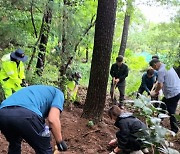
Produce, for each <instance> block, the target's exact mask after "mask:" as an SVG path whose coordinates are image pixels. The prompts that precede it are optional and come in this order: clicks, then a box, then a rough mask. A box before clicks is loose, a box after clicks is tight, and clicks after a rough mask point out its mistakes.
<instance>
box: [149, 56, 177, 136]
mask: <svg viewBox="0 0 180 154" xmlns="http://www.w3.org/2000/svg"><path fill="white" fill-rule="evenodd" d="M149 65H150V66H151V67H152V68H153V69H155V70H157V75H158V78H157V86H156V88H155V90H154V91H152V92H151V96H153V97H154V96H157V95H158V94H159V91H160V90H161V89H162V90H163V94H164V98H163V100H162V101H163V102H165V104H166V108H167V111H168V112H169V115H170V125H171V130H172V131H174V132H175V133H177V132H178V126H177V121H176V118H175V117H174V114H175V112H176V108H177V105H178V101H179V100H180V79H179V77H178V75H177V73H176V72H175V70H174V68H170V69H169V70H168V69H166V65H165V64H163V63H161V62H160V60H158V59H152V60H151V61H150V62H149Z"/></svg>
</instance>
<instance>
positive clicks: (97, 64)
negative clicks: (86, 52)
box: [82, 0, 117, 122]
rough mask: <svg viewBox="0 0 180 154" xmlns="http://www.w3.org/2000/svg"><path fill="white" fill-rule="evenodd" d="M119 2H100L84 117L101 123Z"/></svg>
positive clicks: (112, 0) (101, 0)
mask: <svg viewBox="0 0 180 154" xmlns="http://www.w3.org/2000/svg"><path fill="white" fill-rule="evenodd" d="M116 6H117V0H99V1H98V9H97V19H96V26H95V37H94V49H93V56H92V64H91V73H90V80H89V87H88V92H87V98H86V102H85V105H84V109H83V115H82V116H83V117H85V118H88V119H92V120H93V121H94V122H99V121H100V120H101V118H102V113H103V110H104V106H105V100H106V90H107V82H108V77H109V65H110V57H111V50H112V40H113V35H114V25H115V17H116Z"/></svg>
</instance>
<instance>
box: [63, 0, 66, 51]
mask: <svg viewBox="0 0 180 154" xmlns="http://www.w3.org/2000/svg"><path fill="white" fill-rule="evenodd" d="M63 2H64V8H63V16H62V52H63V53H64V52H65V51H66V16H67V15H66V3H67V2H66V0H64V1H63Z"/></svg>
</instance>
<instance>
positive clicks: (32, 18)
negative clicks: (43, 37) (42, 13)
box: [30, 0, 38, 38]
mask: <svg viewBox="0 0 180 154" xmlns="http://www.w3.org/2000/svg"><path fill="white" fill-rule="evenodd" d="M33 3H34V1H33V0H32V2H31V9H30V13H31V21H32V25H33V29H34V35H35V37H36V38H37V37H38V34H37V30H36V25H35V23H34V16H33Z"/></svg>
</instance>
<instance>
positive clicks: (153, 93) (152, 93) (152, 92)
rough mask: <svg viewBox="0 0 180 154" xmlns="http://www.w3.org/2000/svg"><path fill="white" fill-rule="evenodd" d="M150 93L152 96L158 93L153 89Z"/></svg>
mask: <svg viewBox="0 0 180 154" xmlns="http://www.w3.org/2000/svg"><path fill="white" fill-rule="evenodd" d="M150 95H151V96H152V97H155V96H157V95H158V93H157V92H155V91H154V90H153V91H151V92H150Z"/></svg>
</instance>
